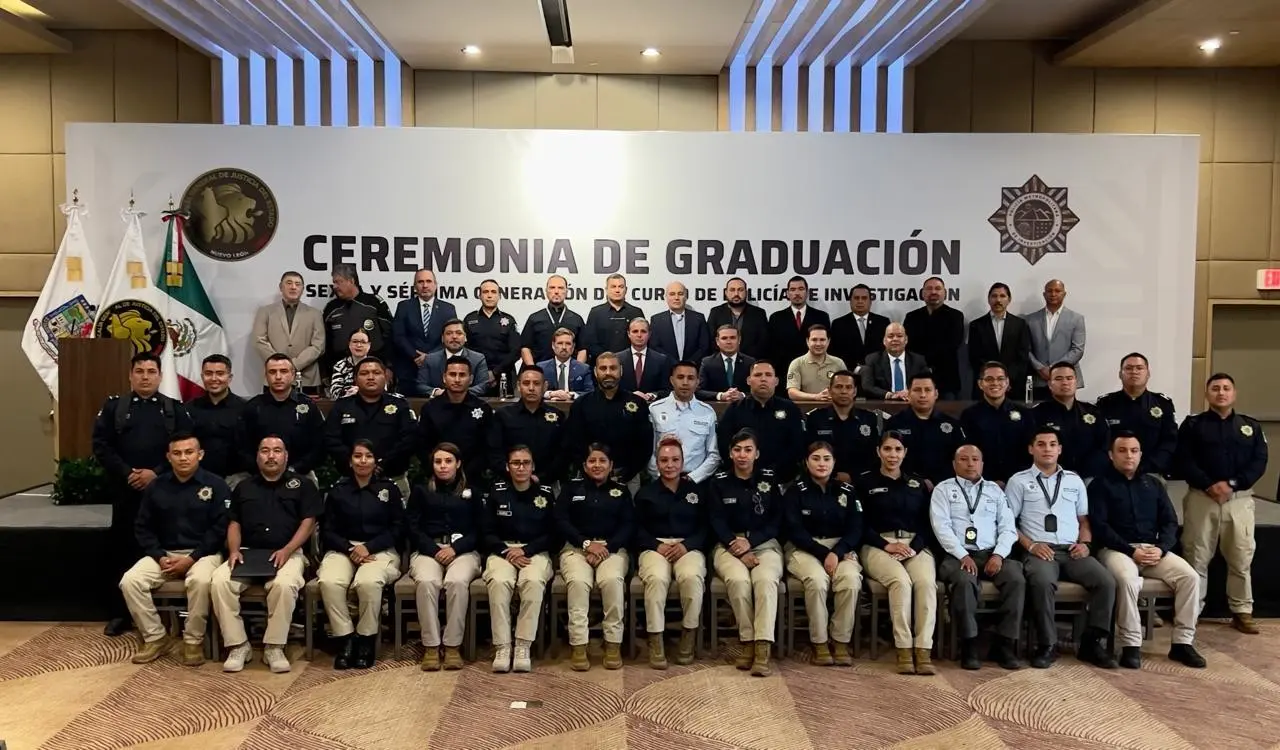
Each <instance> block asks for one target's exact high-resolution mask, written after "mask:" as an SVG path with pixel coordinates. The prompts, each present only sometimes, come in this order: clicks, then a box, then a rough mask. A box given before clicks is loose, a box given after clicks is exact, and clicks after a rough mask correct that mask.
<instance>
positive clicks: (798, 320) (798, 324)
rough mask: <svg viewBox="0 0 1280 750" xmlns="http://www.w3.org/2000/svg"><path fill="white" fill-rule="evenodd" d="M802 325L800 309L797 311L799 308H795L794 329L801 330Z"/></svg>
mask: <svg viewBox="0 0 1280 750" xmlns="http://www.w3.org/2000/svg"><path fill="white" fill-rule="evenodd" d="M802 325H804V324H803V323H801V322H800V311H799V310H796V330H797V331H799V330H803V329H802V328H801V326H802Z"/></svg>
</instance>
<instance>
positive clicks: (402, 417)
mask: <svg viewBox="0 0 1280 750" xmlns="http://www.w3.org/2000/svg"><path fill="white" fill-rule="evenodd" d="M417 437H418V419H417V417H415V416H414V414H413V407H412V406H410V405H409V401H408V400H407V399H405V398H402V397H400V396H397V395H394V394H391V393H382V394H380V395H379V396H378V398H377V399H376V400H374V401H366V400H365V398H364V396H362V395H361V394H359V393H357V394H355V395H354V396H346V397H343V398H340V399H338V400H337V401H334V402H333V406H332V407H331V408H330V409H329V418H328V419H326V420H325V425H324V447H325V451H326V452H328V454H329V457H330V458H332V459H333V464H334V466H336V467H338V471H339V472H340V473H342V474H350V472H351V468H350V466H351V449H352V446H354V445H355V442H356V441H357V440H359V439H361V438H363V439H365V440H369V441H370V442H372V443H373V455H374V457H375V458H377V460H378V467H379V468H381V469H382V474H383V476H385V477H387V478H389V479H390V480H391V481H393V482H395V484H396V488H397V489H399V495H400V497H402V498H403V497H406V496H407V495H408V492H409V480H408V479H407V478H406V477H405V473H406V472H407V471H408V470H409V460H410V459H411V458H413V452H414V448H415V447H416V440H417Z"/></svg>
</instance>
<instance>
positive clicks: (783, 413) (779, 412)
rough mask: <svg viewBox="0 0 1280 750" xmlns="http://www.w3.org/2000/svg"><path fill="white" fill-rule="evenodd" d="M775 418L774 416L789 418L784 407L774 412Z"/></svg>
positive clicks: (776, 417)
mask: <svg viewBox="0 0 1280 750" xmlns="http://www.w3.org/2000/svg"><path fill="white" fill-rule="evenodd" d="M773 418H774V419H786V418H787V413H786V412H785V411H783V410H782V409H779V410H777V411H775V412H774V413H773Z"/></svg>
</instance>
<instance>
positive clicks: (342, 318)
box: [320, 263, 392, 373]
mask: <svg viewBox="0 0 1280 750" xmlns="http://www.w3.org/2000/svg"><path fill="white" fill-rule="evenodd" d="M332 281H333V294H334V297H333V299H331V300H329V303H328V304H326V305H325V306H324V312H323V313H322V314H321V317H323V318H324V330H325V343H324V354H323V355H322V356H321V358H320V372H322V373H323V372H329V371H331V370H333V364H334V363H335V362H337V361H338V360H340V359H342V358H343V357H345V356H347V354H348V353H349V352H348V351H347V342H348V341H350V340H351V334H352V333H355V332H356V331H357V330H362V331H364V332H365V333H367V334H369V354H371V355H372V356H374V357H377V358H379V359H381V360H382V361H384V362H385V361H386V360H387V357H388V356H390V355H391V354H392V347H391V308H389V307H387V303H386V302H384V301H383V300H382V298H380V297H379V296H378V295H376V294H370V293H369V292H366V291H364V290H362V289H361V288H360V277H359V276H358V275H357V274H356V267H355V266H354V265H352V264H349V263H340V264H338V265H336V266H334V267H333V275H332Z"/></svg>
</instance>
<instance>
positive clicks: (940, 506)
mask: <svg viewBox="0 0 1280 750" xmlns="http://www.w3.org/2000/svg"><path fill="white" fill-rule="evenodd" d="M966 493H968V494H967V497H968V501H967V502H966V500H965V497H966ZM975 502H976V503H977V507H976V508H974V510H973V513H972V514H970V512H969V504H970V503H975ZM929 522H930V524H931V525H932V526H933V533H934V535H935V536H937V537H938V542H939V543H940V544H941V545H942V548H943V549H944V550H946V551H947V554H949V555H951V556H952V557H954V558H956V559H957V560H963V559H964V558H965V557H967V556H968V555H969V554H971V553H973V552H980V551H983V550H991V551H992V552H994V553H995V554H997V555H1000V556H1001V557H1008V556H1009V551H1010V550H1011V549H1013V543H1014V542H1016V541H1017V540H1018V532H1017V531H1016V530H1015V529H1014V526H1013V511H1012V510H1011V509H1010V508H1009V501H1008V500H1007V499H1006V498H1005V496H1004V492H1003V491H1002V490H1001V489H1000V485H998V484H996V483H995V482H988V481H985V480H979V481H977V482H970V481H969V480H968V479H963V478H961V477H952V478H950V479H947V480H944V481H942V482H939V483H938V484H937V486H935V487H934V488H933V497H932V498H931V499H930V501H929ZM971 526H972V527H973V528H974V529H975V530H976V531H977V532H978V538H977V540H976V541H974V542H967V543H966V542H965V540H964V532H965V529H968V528H969V527H971Z"/></svg>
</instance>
